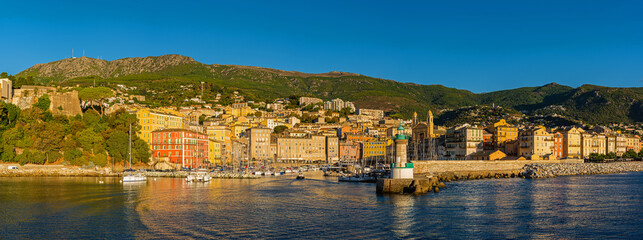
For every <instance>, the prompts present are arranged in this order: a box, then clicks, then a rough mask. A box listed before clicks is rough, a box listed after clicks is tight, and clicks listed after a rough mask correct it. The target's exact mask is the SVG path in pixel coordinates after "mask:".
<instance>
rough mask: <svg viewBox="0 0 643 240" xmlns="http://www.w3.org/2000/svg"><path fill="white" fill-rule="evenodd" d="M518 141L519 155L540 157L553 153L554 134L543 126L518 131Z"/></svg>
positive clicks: (533, 157) (532, 157)
mask: <svg viewBox="0 0 643 240" xmlns="http://www.w3.org/2000/svg"><path fill="white" fill-rule="evenodd" d="M518 141H519V142H520V147H519V149H518V155H520V156H523V157H526V158H531V159H541V158H542V157H545V156H549V155H553V153H554V135H553V134H551V133H549V132H547V129H546V128H545V127H542V126H539V127H535V128H531V129H526V130H524V131H522V132H520V134H519V137H518Z"/></svg>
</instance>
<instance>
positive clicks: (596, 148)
mask: <svg viewBox="0 0 643 240" xmlns="http://www.w3.org/2000/svg"><path fill="white" fill-rule="evenodd" d="M581 143H582V144H581V152H582V153H583V157H584V158H586V157H589V155H590V154H592V153H597V154H605V150H606V147H605V144H606V140H605V135H600V134H589V133H583V134H581Z"/></svg>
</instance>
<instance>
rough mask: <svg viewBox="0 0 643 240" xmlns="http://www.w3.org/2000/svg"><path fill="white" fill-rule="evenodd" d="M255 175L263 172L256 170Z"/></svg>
mask: <svg viewBox="0 0 643 240" xmlns="http://www.w3.org/2000/svg"><path fill="white" fill-rule="evenodd" d="M255 175H259V176H261V175H263V172H262V171H256V172H255Z"/></svg>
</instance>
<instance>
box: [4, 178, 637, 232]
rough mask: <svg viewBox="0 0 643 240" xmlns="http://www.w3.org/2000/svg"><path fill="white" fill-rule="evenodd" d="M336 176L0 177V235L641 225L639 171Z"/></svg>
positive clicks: (614, 228)
mask: <svg viewBox="0 0 643 240" xmlns="http://www.w3.org/2000/svg"><path fill="white" fill-rule="evenodd" d="M100 181H103V183H100ZM333 181H334V179H332V178H319V179H307V180H303V181H298V180H294V179H292V178H288V177H275V178H264V179H213V180H212V181H211V182H209V183H188V182H185V181H184V180H183V179H171V178H159V179H157V180H156V181H154V180H151V179H150V180H148V181H147V182H142V183H120V182H119V179H118V178H0V206H3V207H2V208H0V238H51V237H52V236H56V237H59V238H108V239H131V238H137V239H150V238H152V239H167V238H216V239H230V238H278V239H288V238H322V239H328V238H342V239H407V238H411V239H418V238H423V239H427V238H429V239H431V238H467V239H469V238H482V239H515V238H536V239H543V238H603V237H608V236H612V237H613V236H617V237H618V238H627V239H632V238H638V237H640V234H641V230H640V229H639V228H640V226H641V225H643V220H641V219H643V210H642V208H641V207H640V203H641V201H640V200H641V199H642V198H641V197H642V195H643V190H641V188H640V186H641V184H643V174H642V173H635V174H619V175H601V176H580V177H564V178H555V179H539V180H525V179H491V180H476V181H462V182H452V183H449V184H448V188H447V189H444V190H443V191H441V192H440V193H439V194H427V195H421V196H415V195H376V194H374V192H375V189H374V188H375V186H374V185H372V184H358V183H347V184H344V183H342V184H338V183H336V182H333ZM52 234H53V235H52Z"/></svg>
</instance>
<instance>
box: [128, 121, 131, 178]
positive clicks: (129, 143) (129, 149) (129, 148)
mask: <svg viewBox="0 0 643 240" xmlns="http://www.w3.org/2000/svg"><path fill="white" fill-rule="evenodd" d="M128 145H129V146H128V148H127V149H128V150H127V152H128V154H129V169H130V170H132V124H131V123H130V124H129V142H128Z"/></svg>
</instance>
